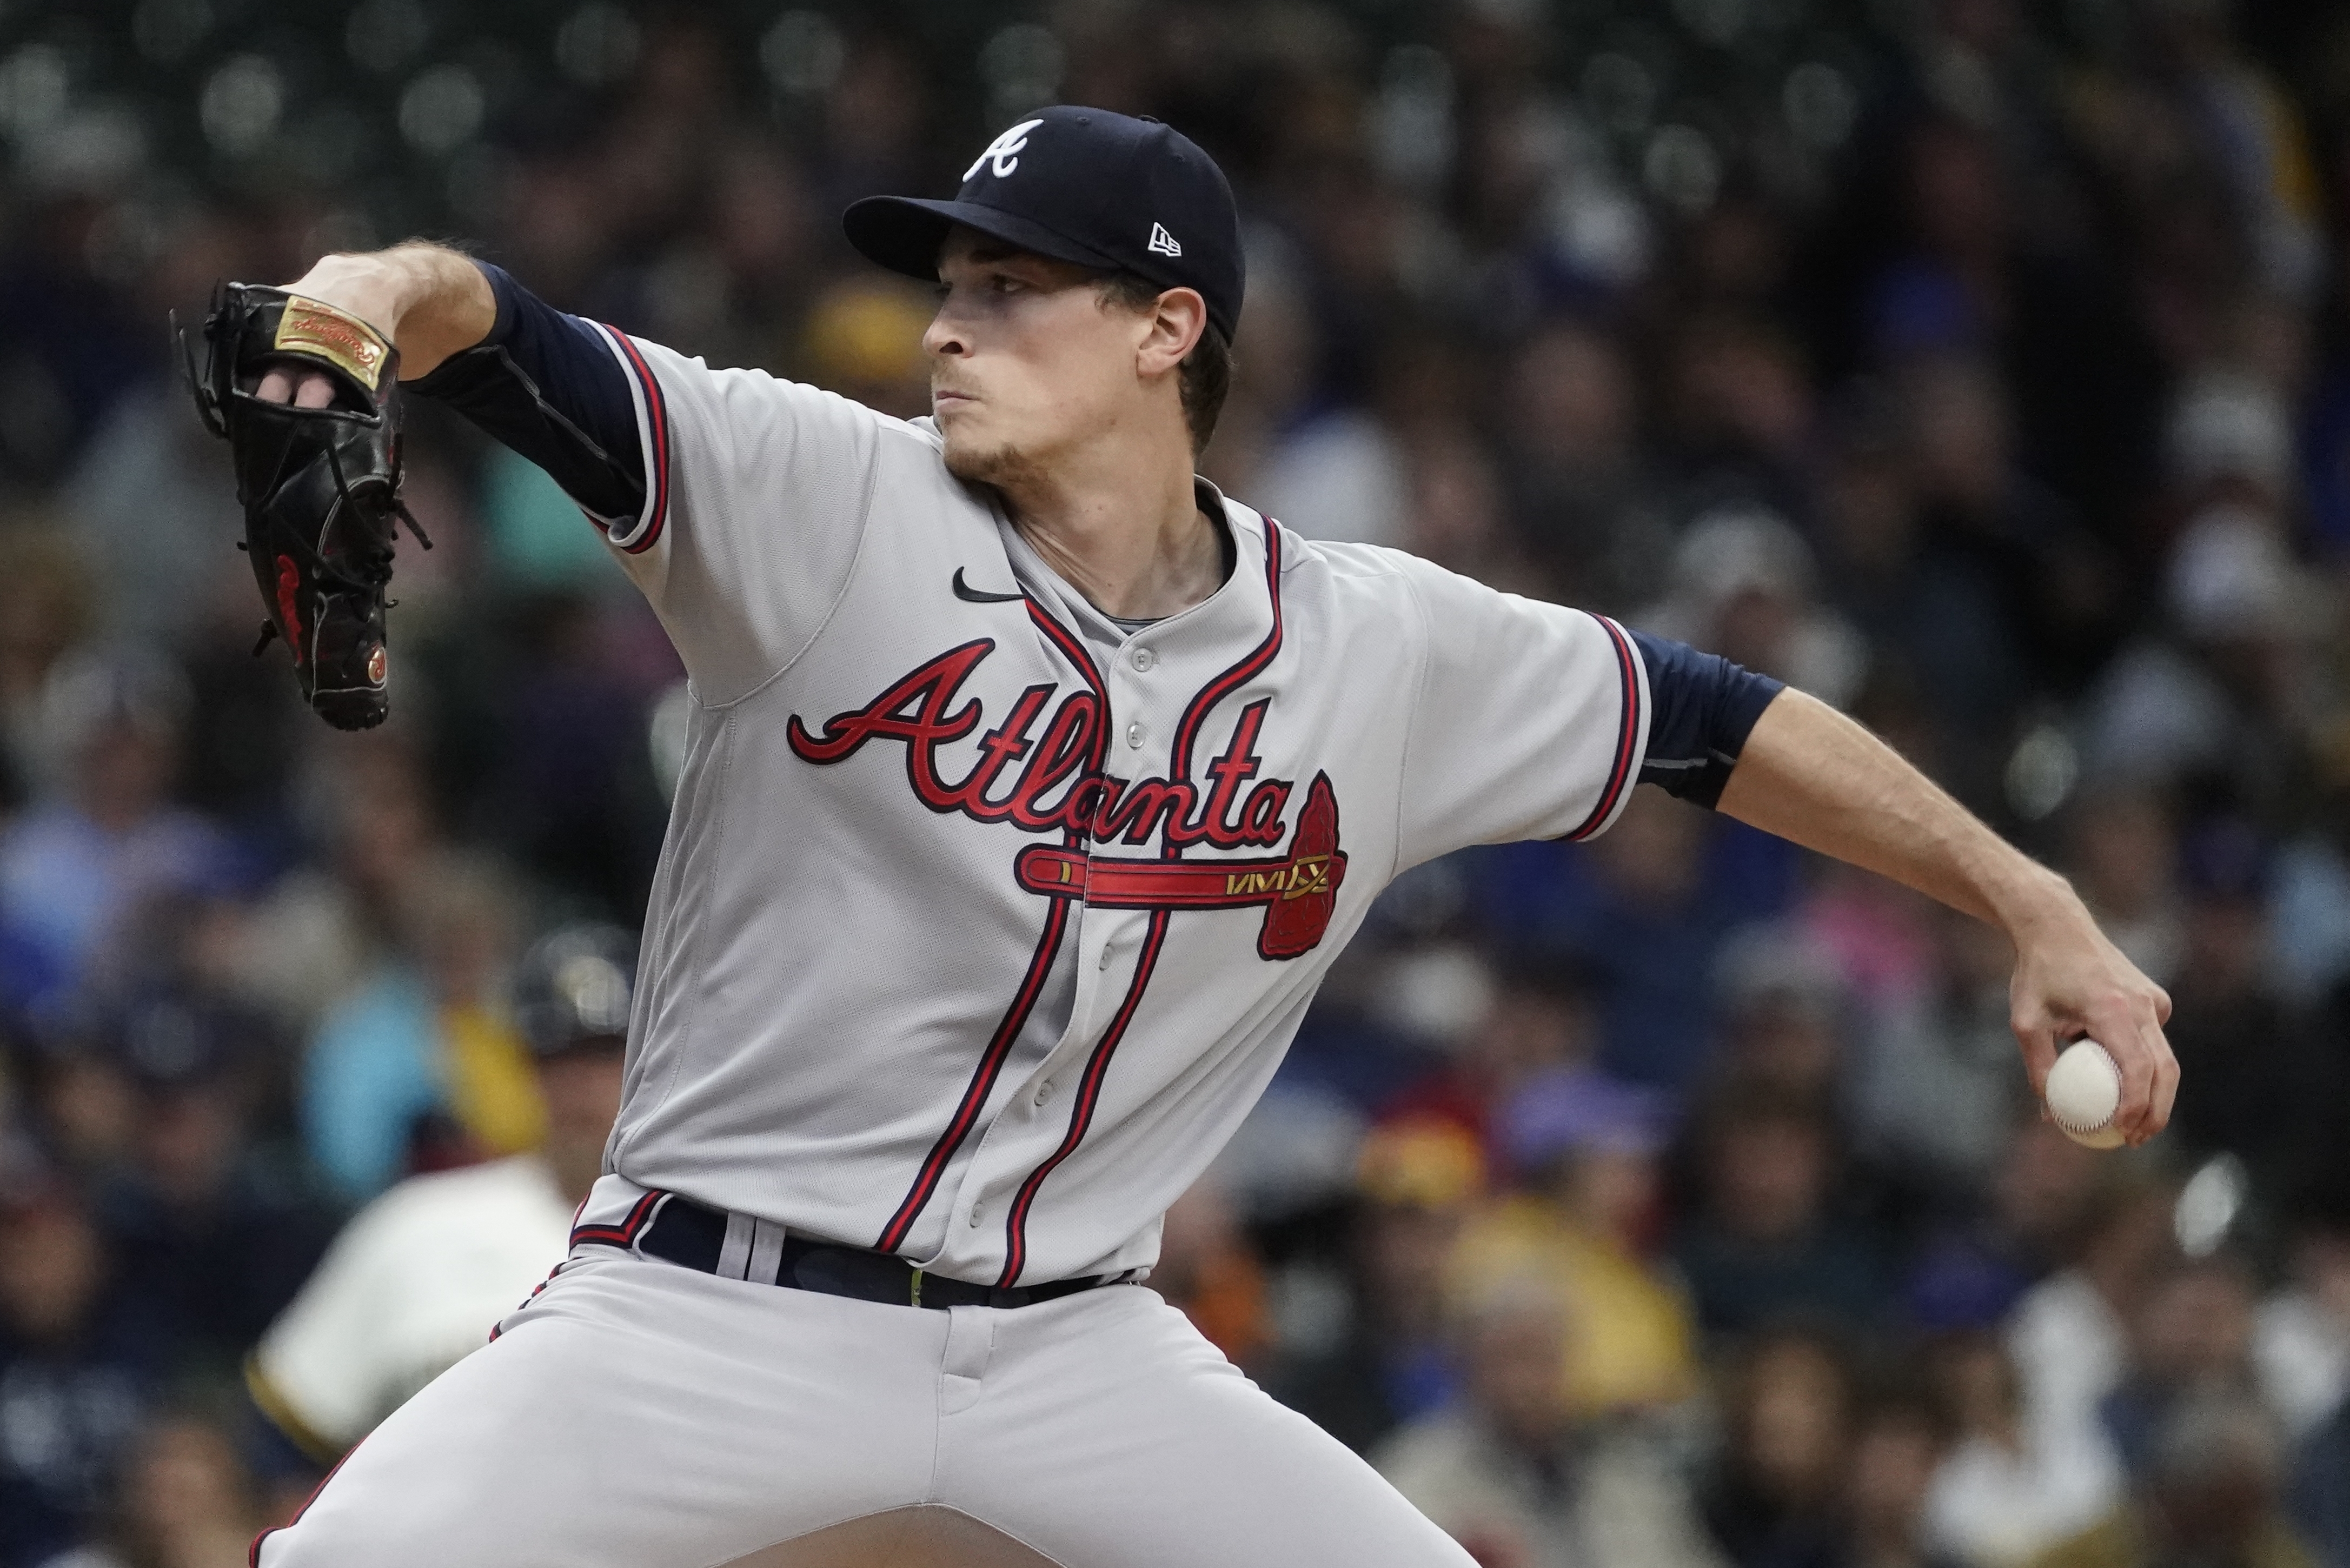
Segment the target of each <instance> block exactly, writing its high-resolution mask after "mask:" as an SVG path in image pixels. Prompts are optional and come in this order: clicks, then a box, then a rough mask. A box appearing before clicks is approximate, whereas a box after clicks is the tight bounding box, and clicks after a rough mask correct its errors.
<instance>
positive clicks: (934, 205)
mask: <svg viewBox="0 0 2350 1568" xmlns="http://www.w3.org/2000/svg"><path fill="white" fill-rule="evenodd" d="M840 223H841V227H842V228H843V229H845V230H846V231H847V234H848V243H849V244H852V245H855V246H856V247H857V248H858V250H860V251H862V252H863V253H864V254H866V256H867V257H868V258H869V259H871V260H873V261H876V262H879V263H880V264H881V265H883V266H886V267H888V268H889V270H890V271H892V272H901V273H904V274H905V275H907V276H909V277H919V278H920V279H922V280H923V281H924V282H930V281H932V280H934V279H936V278H937V276H938V275H939V247H940V246H941V245H942V244H945V243H946V237H947V231H948V230H949V229H951V228H952V227H953V226H954V225H955V224H957V223H962V224H966V225H968V226H969V227H971V228H974V229H977V230H978V231H979V232H980V233H982V234H992V235H993V236H994V237H995V238H997V239H999V240H1002V241H1003V242H1004V243H1005V244H1014V245H1017V246H1019V247H1020V248H1021V249H1022V250H1025V251H1035V253H1036V254H1039V255H1047V256H1052V257H1055V259H1057V260H1060V261H1066V262H1074V263H1076V265H1079V266H1088V267H1097V268H1099V269H1101V270H1103V271H1105V272H1108V271H1124V272H1132V273H1138V274H1139V275H1142V276H1143V277H1146V278H1149V280H1150V281H1151V282H1152V283H1155V284H1157V285H1159V286H1160V287H1161V288H1196V289H1198V290H1199V291H1200V297H1201V298H1202V299H1204V300H1205V301H1207V305H1208V319H1209V321H1210V322H1211V323H1212V324H1213V325H1214V326H1215V327H1216V329H1217V330H1218V331H1220V332H1222V334H1223V335H1224V337H1225V339H1226V340H1227V341H1230V340H1231V338H1232V334H1233V328H1234V327H1235V326H1236V325H1237V324H1238V322H1239V319H1240V313H1241V291H1242V288H1243V285H1244V282H1245V275H1244V268H1243V263H1242V259H1241V221H1240V213H1239V210H1238V209H1237V208H1235V207H1234V206H1233V205H1232V187H1231V186H1230V185H1228V184H1226V183H1225V182H1224V171H1222V170H1221V169H1219V168H1217V167H1216V162H1215V160H1214V159H1212V158H1210V157H1209V156H1208V155H1207V154H1206V153H1204V152H1202V151H1200V148H1199V145H1198V144H1197V143H1196V142H1194V141H1193V140H1191V138H1190V137H1188V136H1185V135H1184V134H1183V133H1182V132H1181V131H1180V130H1176V129H1175V128H1174V127H1172V126H1170V125H1165V124H1162V123H1160V122H1159V121H1158V120H1155V119H1135V118H1133V117H1132V116H1129V115H1123V114H1113V113H1111V112H1110V111H1109V110H1108V109H1075V108H1070V107H1068V106H1066V105H1059V106H1055V107H1054V108H1052V109H1038V110H1036V111H1035V113H1034V114H1032V115H1030V116H1029V117H1028V118H1027V119H1023V120H1021V121H1020V122H1019V123H1018V124H1016V125H1014V126H1011V127H1010V128H1008V129H1007V130H1004V132H1003V134H1002V135H1000V136H998V137H997V138H996V139H995V140H993V141H991V142H989V143H988V144H987V151H984V152H983V153H981V154H980V155H979V159H978V161H976V162H974V163H972V166H971V167H970V168H969V169H966V170H964V171H963V176H962V190H961V191H959V192H956V193H955V199H954V200H953V201H951V202H934V201H925V200H922V199H920V198H919V197H913V196H868V197H867V198H865V200H863V201H861V202H856V203H854V204H852V205H851V206H850V207H849V209H848V211H847V212H846V213H843V214H841V220H840Z"/></svg>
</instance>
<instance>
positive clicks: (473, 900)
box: [302, 866, 546, 1199]
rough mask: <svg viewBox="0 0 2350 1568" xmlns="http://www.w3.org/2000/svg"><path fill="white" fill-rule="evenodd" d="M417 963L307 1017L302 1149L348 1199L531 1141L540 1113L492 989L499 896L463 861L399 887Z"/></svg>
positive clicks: (509, 936)
mask: <svg viewBox="0 0 2350 1568" xmlns="http://www.w3.org/2000/svg"><path fill="white" fill-rule="evenodd" d="M408 892H409V895H410V898H411V903H410V905H409V907H408V909H405V910H403V911H402V913H403V915H404V916H405V917H406V919H408V920H409V921H411V922H412V927H411V929H412V930H413V931H414V942H415V950H416V952H417V954H418V962H417V966H416V967H415V968H413V969H411V968H410V967H409V966H408V965H406V964H404V963H394V964H393V965H390V966H389V967H387V968H386V969H385V970H383V971H380V972H379V974H378V975H377V977H376V978H375V979H374V980H373V981H371V982H370V983H369V984H368V985H367V986H366V987H365V988H364V989H363V990H361V991H359V992H357V993H356V994H354V995H353V996H351V997H350V998H349V999H348V1001H346V1002H342V1003H341V1004H340V1005H339V1006H338V1007H337V1008H336V1009H335V1010H334V1011H333V1012H330V1013H329V1014H328V1016H327V1018H326V1019H325V1021H324V1022H323V1023H321V1024H320V1025H319V1029H318V1033H317V1038H316V1039H315V1040H313V1041H312V1042H311V1045H310V1054H309V1059H308V1061H307V1064H306V1068H305V1072H304V1079H303V1085H302V1119H303V1130H304V1136H305V1137H306V1138H307V1142H308V1144H309V1148H310V1157H311V1158H312V1159H314V1160H316V1161H317V1164H318V1166H319V1168H321V1169H322V1170H324V1171H325V1172H326V1173H327V1175H328V1177H329V1178H330V1179H332V1180H333V1181H334V1183H335V1185H336V1187H337V1188H338V1189H339V1190H340V1191H341V1192H342V1193H343V1194H344V1195H345V1196H346V1197H348V1198H352V1199H363V1198H367V1197H369V1196H371V1195H373V1194H374V1193H376V1192H379V1191H380V1190H381V1189H384V1188H385V1187H387V1186H389V1185H390V1184H391V1182H392V1181H394V1180H395V1179H398V1178H399V1177H400V1175H401V1174H403V1173H404V1172H409V1171H418V1170H434V1169H439V1168H443V1167H446V1166H451V1165H462V1164H466V1163H469V1162H470V1161H472V1160H475V1159H480V1158H485V1157H487V1156H490V1155H506V1154H519V1153H521V1152H522V1151H524V1150H525V1149H528V1148H532V1147H536V1145H537V1143H538V1141H539V1139H540V1137H542V1136H543V1134H544V1131H545V1116H546V1113H545V1110H544V1108H543V1106H541V1105H540V1102H539V1098H538V1091H537V1089H536V1086H535V1085H533V1084H532V1082H531V1078H530V1068H529V1063H528V1058H527V1056H526V1054H525V1051H524V1049H523V1045H522V1043H521V1041H520V1040H518V1039H517V1038H516V1037H515V1033H514V1026H513V1024H512V1023H511V1022H509V1021H508V1020H507V1019H506V1018H505V1017H504V1016H503V1015H502V1013H501V1012H499V1010H498V1007H497V992H496V985H497V981H498V980H499V978H500V974H501V971H502V970H503V968H504V962H505V960H506V957H507V952H508V950H509V948H510V946H511V944H512V942H513V940H514V931H513V925H514V918H515V917H514V913H513V910H512V908H511V896H510V895H509V893H508V892H507V890H506V888H505V887H504V883H503V881H502V879H501V878H499V877H496V876H495V875H494V874H493V873H492V872H490V871H489V870H488V869H487V868H486V867H480V866H475V867H466V868H463V869H459V868H456V867H451V868H449V869H446V870H444V871H443V872H442V875H441V877H439V878H438V879H436V880H435V881H434V882H433V883H432V884H430V885H428V886H424V887H421V888H411V889H408Z"/></svg>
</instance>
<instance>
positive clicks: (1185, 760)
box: [1166, 517, 1281, 860]
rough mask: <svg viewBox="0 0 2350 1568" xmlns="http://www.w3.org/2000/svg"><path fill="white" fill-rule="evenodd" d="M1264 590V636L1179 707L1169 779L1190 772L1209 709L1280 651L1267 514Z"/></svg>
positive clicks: (1276, 570) (1275, 546)
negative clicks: (1267, 615)
mask: <svg viewBox="0 0 2350 1568" xmlns="http://www.w3.org/2000/svg"><path fill="white" fill-rule="evenodd" d="M1264 592H1265V597H1266V598H1268V599H1269V600H1271V601H1272V604H1273V629H1272V630H1271V631H1268V632H1266V633H1265V634H1264V640H1263V642H1261V643H1258V644H1257V645H1256V647H1255V648H1254V649H1253V650H1251V652H1250V653H1249V655H1248V656H1247V657H1246V658H1244V659H1242V660H1241V661H1240V662H1239V663H1238V664H1235V665H1233V666H1232V668H1231V669H1230V670H1225V671H1224V672H1223V673H1222V675H1219V676H1217V677H1216V678H1215V679H1214V680H1211V681H1209V682H1208V683H1207V684H1206V685H1205V686H1202V687H1201V688H1200V691H1199V695H1197V696H1195V697H1193V698H1192V699H1191V704H1190V706H1188V707H1186V708H1185V709H1184V710H1183V722H1181V723H1180V724H1178V725H1176V726H1175V743H1174V745H1173V746H1172V747H1170V749H1169V752H1168V757H1167V776H1168V777H1169V778H1170V779H1188V778H1190V777H1191V742H1193V741H1195V740H1197V739H1198V738H1199V734H1200V726H1201V724H1202V723H1204V722H1207V718H1208V713H1209V711H1210V710H1211V709H1212V708H1214V707H1215V705H1216V704H1217V703H1219V702H1221V701H1223V700H1224V699H1225V698H1227V697H1229V696H1231V695H1232V693H1233V692H1235V691H1239V690H1240V689H1241V688H1242V687H1243V686H1244V685H1246V684H1247V683H1248V682H1250V681H1251V680H1255V679H1256V677H1257V676H1258V674H1259V673H1261V672H1262V671H1263V669H1264V667H1265V666H1266V665H1268V664H1271V663H1272V662H1273V656H1274V654H1276V653H1279V652H1280V651H1281V524H1278V523H1276V522H1274V520H1273V519H1272V518H1270V517H1268V518H1266V519H1265V520H1264ZM1166 854H1167V858H1168V859H1170V860H1176V859H1180V858H1181V857H1182V854H1183V850H1182V846H1180V845H1178V844H1176V843H1175V842H1174V841H1173V840H1172V838H1171V837H1170V839H1169V841H1168V844H1167V848H1166Z"/></svg>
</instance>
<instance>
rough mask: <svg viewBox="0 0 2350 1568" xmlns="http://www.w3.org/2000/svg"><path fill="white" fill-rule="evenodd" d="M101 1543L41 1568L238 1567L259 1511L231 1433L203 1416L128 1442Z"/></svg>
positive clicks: (173, 1419)
mask: <svg viewBox="0 0 2350 1568" xmlns="http://www.w3.org/2000/svg"><path fill="white" fill-rule="evenodd" d="M112 1490H113V1501H112V1502H111V1504H110V1505H109V1507H108V1509H107V1510H106V1521H105V1522H104V1524H102V1525H101V1526H100V1528H99V1531H98V1532H96V1534H97V1542H95V1543H93V1544H91V1545H88V1546H85V1547H81V1548H78V1549H77V1550H75V1551H72V1552H64V1553H61V1554H59V1555H58V1556H56V1557H53V1558H51V1559H49V1560H48V1562H47V1563H46V1564H44V1568H236V1565H237V1564H239V1563H246V1562H247V1561H248V1560H249V1550H250V1547H251V1544H252V1541H253V1537H254V1535H255V1533H256V1532H258V1531H259V1530H260V1528H261V1523H262V1517H263V1516H262V1512H261V1511H260V1510H259V1509H258V1508H257V1507H256V1506H255V1500H254V1495H253V1483H252V1480H251V1478H250V1477H248V1476H247V1475H246V1473H245V1469H244V1464H243V1463H242V1461H240V1460H239V1459H238V1458H237V1453H236V1448H235V1445H234V1443H232V1442H231V1441H230V1439H229V1437H228V1434H227V1433H226V1432H224V1431H223V1430H222V1429H221V1428H220V1427H218V1426H217V1425H215V1424H213V1422H211V1421H209V1420H206V1419H204V1418H203V1417H200V1416H192V1415H180V1416H167V1417H163V1418H162V1419H161V1420H158V1421H156V1422H155V1423H153V1424H152V1425H151V1426H149V1427H148V1428H146V1429H145V1430H143V1431H142V1432H140V1434H139V1436H138V1438H136V1439H135V1440H134V1441H133V1442H131V1443H130V1446H129V1450H128V1452H127V1453H126V1454H125V1456H124V1459H123V1463H122V1465H121V1468H120V1474H119V1476H118V1477H117V1479H116V1480H115V1483H114V1487H113V1489H112Z"/></svg>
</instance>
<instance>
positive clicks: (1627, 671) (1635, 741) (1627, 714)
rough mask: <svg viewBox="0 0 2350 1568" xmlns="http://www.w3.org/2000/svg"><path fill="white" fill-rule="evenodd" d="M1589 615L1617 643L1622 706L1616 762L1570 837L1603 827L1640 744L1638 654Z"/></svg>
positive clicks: (1612, 627) (1610, 626)
mask: <svg viewBox="0 0 2350 1568" xmlns="http://www.w3.org/2000/svg"><path fill="white" fill-rule="evenodd" d="M1592 619H1594V620H1596V621H1597V622H1598V623H1599V626H1600V629H1602V630H1603V631H1605V632H1607V639H1608V640H1609V641H1610V642H1613V643H1614V644H1615V645H1616V669H1617V673H1618V674H1619V675H1621V676H1622V677H1623V679H1624V708H1623V717H1622V719H1621V721H1620V722H1619V727H1618V728H1617V732H1616V762H1615V765H1614V766H1613V767H1611V768H1609V769H1608V771H1607V788H1605V789H1603V790H1601V791H1600V792H1599V802H1598V804H1597V805H1594V806H1593V807H1592V808H1591V815H1589V816H1586V817H1585V818H1584V819H1583V826H1580V827H1577V828H1576V829H1575V831H1574V832H1573V833H1570V834H1568V835H1567V837H1568V838H1569V839H1570V840H1572V839H1577V838H1588V837H1590V836H1592V835H1593V834H1595V833H1596V832H1598V831H1599V829H1600V828H1601V827H1602V826H1606V824H1607V818H1608V816H1609V815H1610V814H1611V813H1613V812H1614V811H1615V809H1616V803H1617V801H1618V800H1620V799H1622V798H1623V794H1624V788H1625V785H1626V784H1627V783H1628V782H1630V779H1631V776H1632V772H1633V763H1634V762H1635V760H1636V759H1635V758H1634V756H1633V753H1634V752H1635V751H1636V750H1638V746H1639V743H1640V671H1639V669H1638V666H1637V665H1635V664H1634V663H1633V660H1635V659H1638V658H1639V655H1638V653H1635V652H1634V651H1633V650H1632V642H1631V639H1629V638H1627V637H1626V636H1625V635H1624V634H1623V633H1622V632H1621V631H1619V630H1617V627H1616V623H1615V622H1614V621H1612V620H1609V619H1608V618H1607V617H1606V616H1593V617H1592Z"/></svg>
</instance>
